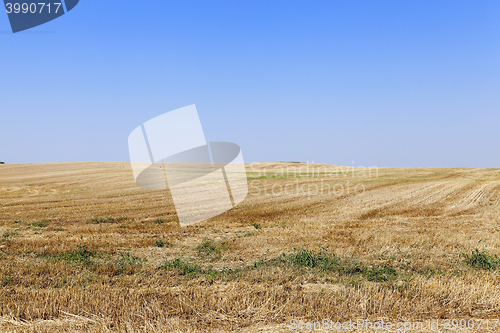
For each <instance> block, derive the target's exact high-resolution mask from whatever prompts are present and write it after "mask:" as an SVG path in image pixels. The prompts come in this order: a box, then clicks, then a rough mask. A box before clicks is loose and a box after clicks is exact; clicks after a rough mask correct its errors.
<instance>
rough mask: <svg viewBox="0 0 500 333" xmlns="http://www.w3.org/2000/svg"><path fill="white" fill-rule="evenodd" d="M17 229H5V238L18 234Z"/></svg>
mask: <svg viewBox="0 0 500 333" xmlns="http://www.w3.org/2000/svg"><path fill="white" fill-rule="evenodd" d="M17 235H18V234H17V231H15V230H11V229H7V230H5V231H4V233H3V235H2V237H3V238H9V237H14V236H17Z"/></svg>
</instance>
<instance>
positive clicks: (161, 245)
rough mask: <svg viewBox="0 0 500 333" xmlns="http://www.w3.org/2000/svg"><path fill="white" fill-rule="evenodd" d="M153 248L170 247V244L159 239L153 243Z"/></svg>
mask: <svg viewBox="0 0 500 333" xmlns="http://www.w3.org/2000/svg"><path fill="white" fill-rule="evenodd" d="M153 246H155V247H170V246H171V245H170V243H169V242H168V241H167V240H165V239H157V240H155V241H154V242H153Z"/></svg>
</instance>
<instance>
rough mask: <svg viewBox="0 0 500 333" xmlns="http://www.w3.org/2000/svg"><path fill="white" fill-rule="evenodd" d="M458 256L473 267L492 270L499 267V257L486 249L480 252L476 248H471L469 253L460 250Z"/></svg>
mask: <svg viewBox="0 0 500 333" xmlns="http://www.w3.org/2000/svg"><path fill="white" fill-rule="evenodd" d="M460 258H461V259H462V261H463V262H464V263H465V264H467V265H468V266H470V267H472V268H474V269H482V270H493V269H498V268H499V267H500V258H498V256H497V255H496V254H494V253H492V254H489V253H488V251H486V249H483V251H482V252H481V251H479V249H478V248H475V249H472V250H471V254H470V255H469V253H468V252H462V253H461V254H460Z"/></svg>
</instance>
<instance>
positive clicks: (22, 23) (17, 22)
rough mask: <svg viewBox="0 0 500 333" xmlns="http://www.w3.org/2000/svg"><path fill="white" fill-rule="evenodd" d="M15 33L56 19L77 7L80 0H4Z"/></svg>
mask: <svg viewBox="0 0 500 333" xmlns="http://www.w3.org/2000/svg"><path fill="white" fill-rule="evenodd" d="M3 2H4V4H5V11H6V12H7V16H8V17H9V22H10V27H11V29H12V32H13V33H16V32H20V31H24V30H28V29H31V28H34V27H36V26H39V25H42V24H44V23H47V22H49V21H52V20H55V19H56V18H59V17H61V16H63V15H64V14H66V13H68V12H69V11H70V10H72V9H73V8H75V6H76V5H77V4H78V2H79V0H56V1H54V0H52V1H44V0H35V1H33V0H23V1H15V0H4V1H3Z"/></svg>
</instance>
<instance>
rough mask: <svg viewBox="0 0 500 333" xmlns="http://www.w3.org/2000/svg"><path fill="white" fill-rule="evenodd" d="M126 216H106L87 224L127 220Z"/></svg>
mask: <svg viewBox="0 0 500 333" xmlns="http://www.w3.org/2000/svg"><path fill="white" fill-rule="evenodd" d="M125 220H126V218H125V217H118V218H113V217H104V218H95V219H92V220H90V221H88V222H87V224H101V223H118V222H122V221H125Z"/></svg>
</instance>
